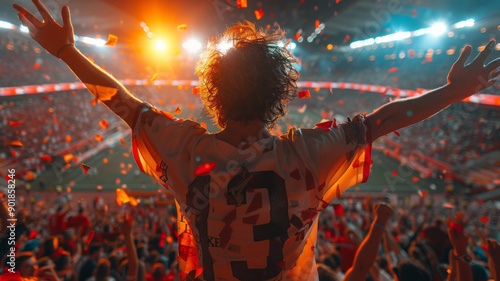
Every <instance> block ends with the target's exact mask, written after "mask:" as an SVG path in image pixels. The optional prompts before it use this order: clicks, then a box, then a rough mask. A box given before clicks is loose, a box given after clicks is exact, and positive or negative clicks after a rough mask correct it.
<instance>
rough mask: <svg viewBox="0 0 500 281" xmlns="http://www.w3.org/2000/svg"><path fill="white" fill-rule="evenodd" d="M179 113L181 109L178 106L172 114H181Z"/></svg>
mask: <svg viewBox="0 0 500 281" xmlns="http://www.w3.org/2000/svg"><path fill="white" fill-rule="evenodd" d="M181 112H182V109H181V107H180V106H177V108H176V109H175V111H174V113H175V114H176V115H179V114H181Z"/></svg>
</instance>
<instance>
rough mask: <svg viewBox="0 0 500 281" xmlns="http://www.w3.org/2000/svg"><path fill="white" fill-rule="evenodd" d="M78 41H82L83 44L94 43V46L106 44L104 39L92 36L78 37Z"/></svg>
mask: <svg viewBox="0 0 500 281" xmlns="http://www.w3.org/2000/svg"><path fill="white" fill-rule="evenodd" d="M78 41H80V42H83V43H85V44H89V45H95V46H99V47H102V46H104V45H105V44H106V40H103V39H96V38H92V37H85V36H80V37H78Z"/></svg>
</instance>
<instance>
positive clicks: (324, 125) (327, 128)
mask: <svg viewBox="0 0 500 281" xmlns="http://www.w3.org/2000/svg"><path fill="white" fill-rule="evenodd" d="M314 126H316V127H317V128H320V129H323V131H325V132H329V131H330V128H334V129H338V127H337V119H333V120H332V121H326V122H321V123H318V124H314Z"/></svg>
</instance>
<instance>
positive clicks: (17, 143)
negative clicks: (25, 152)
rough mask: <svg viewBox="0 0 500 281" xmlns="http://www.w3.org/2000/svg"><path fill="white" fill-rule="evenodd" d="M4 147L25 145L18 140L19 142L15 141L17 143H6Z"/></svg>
mask: <svg viewBox="0 0 500 281" xmlns="http://www.w3.org/2000/svg"><path fill="white" fill-rule="evenodd" d="M4 145H9V146H23V143H22V142H21V140H20V139H18V140H15V141H9V142H5V143H4Z"/></svg>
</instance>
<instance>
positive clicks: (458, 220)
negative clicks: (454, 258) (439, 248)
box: [448, 212, 469, 256]
mask: <svg viewBox="0 0 500 281" xmlns="http://www.w3.org/2000/svg"><path fill="white" fill-rule="evenodd" d="M468 222H469V218H465V216H464V212H457V214H456V215H455V218H454V221H452V220H451V218H448V226H449V227H448V236H449V238H450V242H451V245H452V246H453V249H454V250H455V254H456V255H458V256H460V255H463V254H465V253H466V252H467V242H468V240H469V238H468V237H467V235H466V234H465V232H464V227H465V225H466V224H467V223H468Z"/></svg>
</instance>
